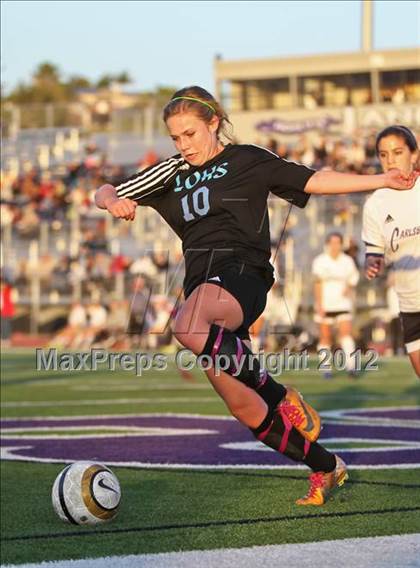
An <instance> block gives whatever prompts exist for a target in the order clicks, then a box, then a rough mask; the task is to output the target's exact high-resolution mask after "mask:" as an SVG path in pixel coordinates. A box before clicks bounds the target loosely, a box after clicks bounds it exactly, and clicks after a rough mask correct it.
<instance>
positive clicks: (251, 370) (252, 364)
mask: <svg viewBox="0 0 420 568" xmlns="http://www.w3.org/2000/svg"><path fill="white" fill-rule="evenodd" d="M201 355H209V356H210V357H211V358H212V360H213V361H215V360H216V358H217V357H219V361H220V362H222V358H223V357H225V358H227V361H228V362H229V364H230V367H229V369H227V371H226V372H227V373H228V374H230V375H232V376H233V377H234V378H235V379H238V380H239V381H241V382H242V383H244V384H245V385H247V386H248V387H250V388H252V389H254V390H255V391H257V392H258V394H259V395H260V396H261V398H262V399H263V400H264V401H265V402H266V403H267V404H268V406H269V407H270V408H275V407H276V406H277V405H278V403H279V402H280V401H281V400H282V399H283V398H284V397H285V395H286V389H285V387H284V386H283V385H281V384H280V383H276V381H275V380H274V379H273V377H271V376H270V375H269V374H268V373H267V371H266V370H264V369H261V368H260V364H259V361H258V359H257V358H256V357H254V354H253V353H252V351H251V350H250V349H249V348H248V347H247V346H246V344H245V343H244V342H243V341H242V340H241V339H239V337H237V336H236V335H235V334H234V333H233V332H232V331H229V330H228V329H226V328H224V327H220V326H219V325H217V324H214V323H213V324H212V325H211V326H210V331H209V336H208V338H207V341H206V344H205V346H204V349H203V352H202V353H201Z"/></svg>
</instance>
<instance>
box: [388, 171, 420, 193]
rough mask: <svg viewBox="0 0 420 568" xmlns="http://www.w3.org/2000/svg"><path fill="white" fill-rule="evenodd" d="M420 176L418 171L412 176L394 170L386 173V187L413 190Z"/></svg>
mask: <svg viewBox="0 0 420 568" xmlns="http://www.w3.org/2000/svg"><path fill="white" fill-rule="evenodd" d="M419 175H420V172H419V171H417V170H415V171H414V172H412V173H411V174H405V173H404V172H402V171H401V170H398V169H397V168H392V169H391V170H388V171H387V172H386V173H385V185H386V187H390V188H391V189H400V190H401V189H411V188H412V187H414V184H415V183H416V181H417V178H418V177H419Z"/></svg>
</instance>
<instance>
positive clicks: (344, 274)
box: [312, 233, 359, 378]
mask: <svg viewBox="0 0 420 568" xmlns="http://www.w3.org/2000/svg"><path fill="white" fill-rule="evenodd" d="M312 274H313V276H314V279H315V284H314V296H315V318H314V319H315V322H316V323H318V324H319V343H318V352H319V353H320V361H321V362H322V361H324V362H325V363H326V362H327V360H328V359H329V358H330V357H328V358H327V357H326V354H327V353H328V352H330V350H331V346H332V342H333V331H334V329H333V328H334V326H335V325H337V328H338V340H339V342H340V345H341V348H342V350H343V352H344V355H345V365H346V370H347V372H348V373H349V375H350V376H354V375H355V367H354V355H352V354H353V353H354V350H355V343H354V339H353V335H352V312H353V306H354V297H355V293H354V288H355V286H356V285H357V283H358V281H359V272H358V270H357V267H356V265H355V263H354V260H353V259H352V258H351V257H350V256H349V255H348V254H345V253H344V252H343V237H342V235H341V234H340V233H330V234H329V235H328V236H327V239H326V250H325V252H324V253H322V254H320V255H318V256H317V257H315V259H314V261H313V263H312ZM321 349H322V350H326V351H321ZM324 376H325V378H330V377H331V370H330V369H329V368H327V366H325V370H324Z"/></svg>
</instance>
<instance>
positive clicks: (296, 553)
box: [4, 534, 420, 568]
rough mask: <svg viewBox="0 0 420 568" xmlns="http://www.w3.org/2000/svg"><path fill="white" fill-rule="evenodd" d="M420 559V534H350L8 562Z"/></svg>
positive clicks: (356, 565)
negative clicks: (316, 539)
mask: <svg viewBox="0 0 420 568" xmlns="http://www.w3.org/2000/svg"><path fill="white" fill-rule="evenodd" d="M419 559H420V534H408V535H394V536H381V537H368V538H347V539H343V540H326V541H321V542H307V543H302V544H281V545H269V546H252V547H247V548H227V549H223V548H222V549H217V550H192V551H187V552H166V553H161V554H138V555H134V554H133V555H130V556H108V557H105V558H95V559H83V560H60V561H55V562H41V563H39V564H20V565H13V567H12V565H8V566H4V568H15V567H16V568H17V566H19V568H181V567H182V568H232V567H233V566H238V567H239V566H240V567H241V568H255V567H256V566H276V567H277V566H278V567H280V566H301V567H304V566H310V567H311V568H337V567H339V566H345V568H409V567H411V568H414V567H416V566H417V567H418V566H419V565H420V564H419Z"/></svg>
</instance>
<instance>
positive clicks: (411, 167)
mask: <svg viewBox="0 0 420 568" xmlns="http://www.w3.org/2000/svg"><path fill="white" fill-rule="evenodd" d="M376 152H377V154H378V157H379V161H380V162H381V166H382V169H383V170H384V172H385V173H386V172H388V171H390V170H392V169H394V168H398V169H400V170H402V171H403V172H404V173H406V174H411V173H412V172H414V171H415V169H416V164H417V160H418V157H419V151H418V146H417V140H416V137H415V136H414V134H413V133H412V132H411V130H409V129H408V128H406V127H405V126H400V125H396V126H389V127H388V128H385V129H384V130H382V131H381V132H380V133H379V134H378V136H377V139H376ZM362 238H363V240H364V242H365V244H366V263H365V274H366V277H367V278H368V279H369V280H371V279H373V278H375V277H376V276H378V274H380V273H381V271H382V270H383V268H384V265H385V264H386V265H388V266H390V267H391V269H392V270H393V271H394V282H395V291H396V293H397V296H398V302H399V308H400V320H401V324H402V327H403V334H404V343H405V347H406V349H407V353H408V356H409V358H410V361H411V364H412V366H413V368H414V370H415V372H416V373H417V376H418V377H419V378H420V179H419V178H417V182H416V184H415V186H414V187H413V189H411V190H410V191H406V192H398V193H396V192H394V191H393V190H392V189H387V188H384V189H378V190H376V191H375V192H374V193H373V194H372V195H371V196H370V197H369V198H368V199H367V201H366V203H365V206H364V210H363V232H362Z"/></svg>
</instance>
